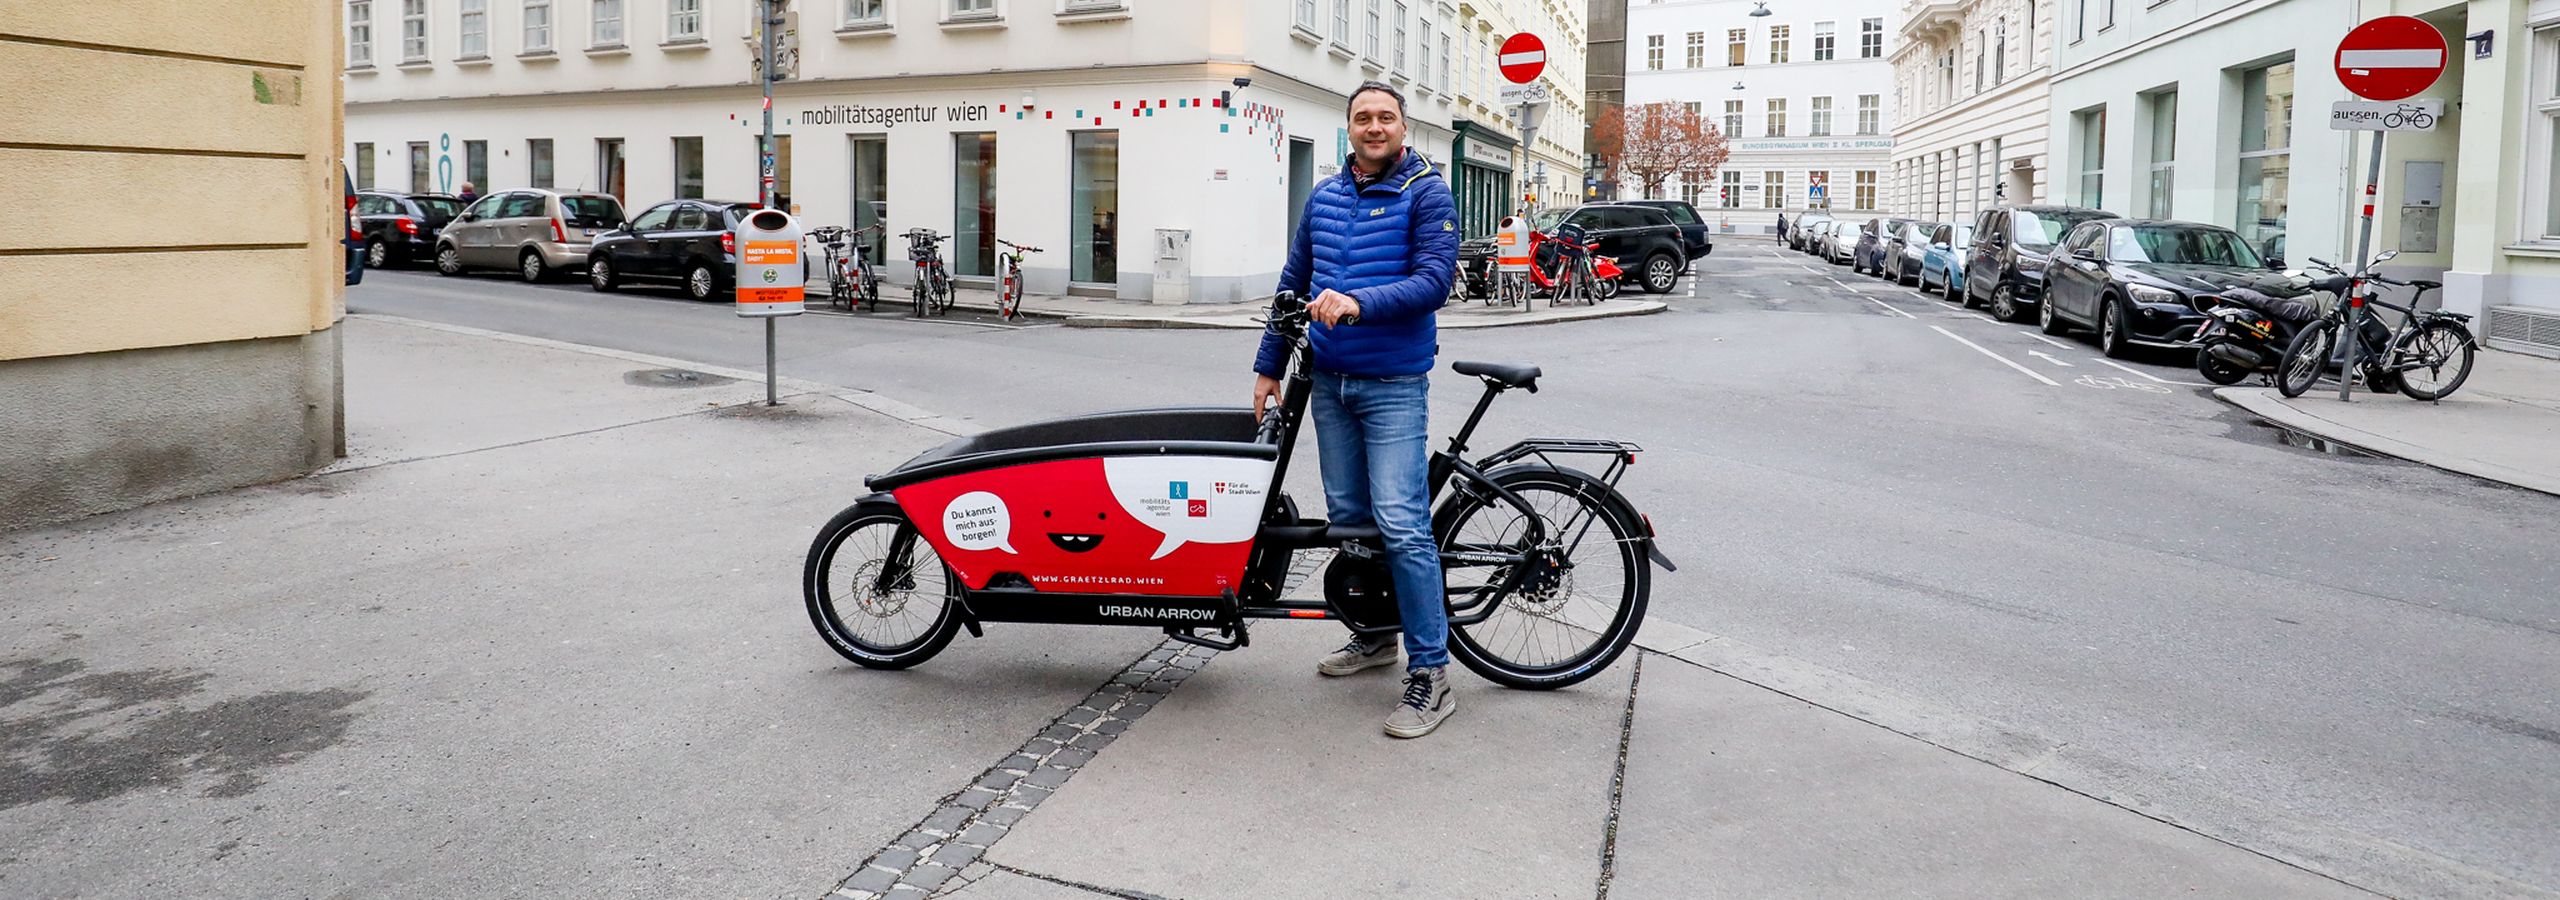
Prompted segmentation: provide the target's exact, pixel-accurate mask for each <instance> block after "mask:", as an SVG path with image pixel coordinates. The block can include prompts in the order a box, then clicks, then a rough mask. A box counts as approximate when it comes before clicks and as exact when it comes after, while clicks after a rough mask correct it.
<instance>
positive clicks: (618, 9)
mask: <svg viewBox="0 0 2560 900" xmlns="http://www.w3.org/2000/svg"><path fill="white" fill-rule="evenodd" d="M590 2H591V4H592V7H591V8H592V9H593V10H594V12H593V17H592V18H590V19H588V21H589V22H590V23H592V30H591V31H590V32H589V35H588V41H587V42H588V43H589V44H592V45H594V46H598V47H619V46H622V0H590Z"/></svg>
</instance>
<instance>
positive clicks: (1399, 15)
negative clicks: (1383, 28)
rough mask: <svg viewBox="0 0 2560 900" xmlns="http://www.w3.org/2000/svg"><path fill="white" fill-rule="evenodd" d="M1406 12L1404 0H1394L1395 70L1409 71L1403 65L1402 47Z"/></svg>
mask: <svg viewBox="0 0 2560 900" xmlns="http://www.w3.org/2000/svg"><path fill="white" fill-rule="evenodd" d="M1408 12H1409V10H1408V8H1407V7H1406V6H1405V2H1404V0H1396V30H1395V37H1396V52H1395V53H1394V56H1395V71H1398V72H1405V71H1410V70H1408V69H1406V68H1405V65H1404V48H1405V43H1406V42H1405V30H1404V23H1405V18H1406V16H1407V14H1408Z"/></svg>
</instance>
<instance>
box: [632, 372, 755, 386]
mask: <svg viewBox="0 0 2560 900" xmlns="http://www.w3.org/2000/svg"><path fill="white" fill-rule="evenodd" d="M735 381H737V379H735V378H724V377H722V376H719V375H706V374H704V373H701V372H695V371H691V370H688V369H640V370H637V371H632V372H624V373H622V383H623V384H629V385H638V386H640V387H665V388H697V387H713V386H716V385H723V384H729V383H731V382H735Z"/></svg>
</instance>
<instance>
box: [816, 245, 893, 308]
mask: <svg viewBox="0 0 2560 900" xmlns="http://www.w3.org/2000/svg"><path fill="white" fill-rule="evenodd" d="M879 230H881V226H879V225H870V226H866V227H863V228H846V227H844V226H842V225H828V226H825V227H823V228H816V229H812V230H811V231H810V232H809V239H810V240H813V241H817V242H818V246H819V248H820V249H821V250H823V251H824V252H825V254H826V257H827V269H826V271H827V295H828V299H829V302H831V303H837V304H842V305H843V306H844V308H845V311H846V312H852V311H853V310H854V309H855V308H856V306H857V305H858V306H860V307H862V308H865V309H873V310H876V309H879V308H880V270H878V269H876V268H873V267H872V265H871V254H870V253H869V250H870V248H869V247H868V246H867V245H865V244H863V243H862V235H863V233H865V232H874V231H879Z"/></svg>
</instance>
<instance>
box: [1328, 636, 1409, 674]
mask: <svg viewBox="0 0 2560 900" xmlns="http://www.w3.org/2000/svg"><path fill="white" fill-rule="evenodd" d="M1371 640H1376V641H1377V642H1378V643H1377V644H1376V645H1375V646H1371V645H1370V643H1369V642H1370V641H1371ZM1395 661H1396V640H1395V635H1385V636H1383V637H1379V638H1370V637H1367V636H1364V635H1352V636H1351V643H1348V644H1344V645H1342V649H1340V650H1336V651H1333V652H1332V653H1331V654H1329V655H1327V656H1325V658H1324V659H1323V660H1322V661H1320V662H1318V663H1316V671H1318V672H1322V673H1324V674H1327V675H1334V676H1341V675H1349V674H1352V673H1354V672H1362V671H1367V670H1369V669H1375V668H1377V667H1379V666H1383V665H1386V664H1388V663H1392V662H1395Z"/></svg>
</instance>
